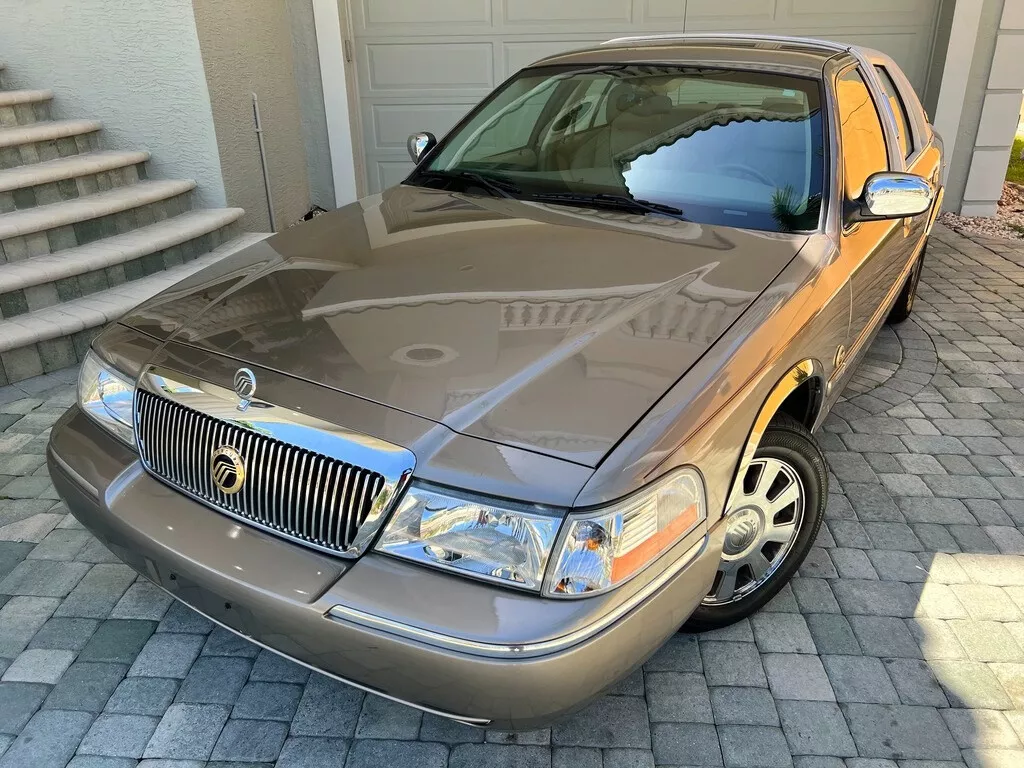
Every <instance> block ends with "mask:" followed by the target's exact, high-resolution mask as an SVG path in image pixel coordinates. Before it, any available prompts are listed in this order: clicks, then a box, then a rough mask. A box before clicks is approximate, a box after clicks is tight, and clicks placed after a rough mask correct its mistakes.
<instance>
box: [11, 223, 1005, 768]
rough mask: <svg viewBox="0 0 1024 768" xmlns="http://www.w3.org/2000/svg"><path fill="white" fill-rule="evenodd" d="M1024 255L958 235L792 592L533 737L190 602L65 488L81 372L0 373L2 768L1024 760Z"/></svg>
mask: <svg viewBox="0 0 1024 768" xmlns="http://www.w3.org/2000/svg"><path fill="white" fill-rule="evenodd" d="M1022 265H1024V248H1018V249H1016V250H1014V249H1009V248H1006V247H1005V244H1003V245H1002V246H1000V245H998V244H995V243H992V242H989V243H987V245H985V244H979V243H974V242H971V241H969V240H966V239H964V238H962V237H959V236H957V235H954V234H952V233H950V232H948V231H947V230H939V231H937V232H936V235H935V237H933V241H932V246H931V249H930V252H929V260H928V265H927V269H926V272H925V276H924V280H923V281H922V287H921V294H920V299H919V302H920V303H919V304H918V307H917V314H916V320H915V321H912V322H908V323H904V324H903V325H902V326H900V327H899V328H897V329H896V330H895V332H894V331H892V330H886V331H884V332H883V333H882V334H881V335H880V336H879V340H878V342H877V343H876V344H875V346H874V348H873V350H872V354H871V356H870V358H869V359H868V360H867V361H866V362H865V364H864V365H863V366H862V367H861V368H860V370H859V371H858V376H857V379H856V381H854V382H853V383H852V384H851V387H850V389H849V390H848V391H847V394H848V397H849V399H848V400H847V401H846V402H844V403H842V404H840V405H839V406H838V407H837V408H836V409H835V412H834V415H833V417H832V418H831V419H830V420H829V422H828V423H827V425H826V428H825V430H824V431H823V433H822V434H821V440H822V442H823V443H824V446H825V448H826V450H827V451H828V457H829V460H830V462H831V467H832V471H833V473H834V477H833V480H832V491H833V495H832V496H831V497H830V500H829V506H828V519H827V524H826V526H825V527H823V528H822V533H821V537H820V539H819V541H818V546H817V548H815V549H814V550H813V551H812V553H811V556H810V557H809V559H808V560H807V563H806V564H805V565H804V567H803V568H802V569H801V572H800V576H799V578H797V579H794V581H793V583H792V587H791V588H789V587H787V588H786V589H785V590H784V591H783V593H782V594H781V595H780V596H779V597H778V598H777V599H776V600H775V601H774V602H773V603H772V604H771V605H770V606H769V607H768V608H767V609H766V610H764V611H763V612H762V613H760V614H758V615H757V616H755V617H754V618H753V620H752V621H749V622H743V623H742V624H739V625H736V626H735V627H732V628H730V629H728V630H725V631H721V632H717V633H714V634H708V635H704V636H701V637H699V638H698V637H692V636H684V635H679V636H677V637H676V638H674V639H673V640H672V641H671V642H670V643H669V644H668V645H667V646H666V647H665V648H664V649H663V650H662V651H661V652H659V653H658V654H657V655H656V656H655V657H654V658H653V659H652V660H651V661H650V662H649V663H648V664H647V665H646V666H645V668H644V670H643V672H638V673H636V674H634V675H633V676H632V677H631V678H629V679H628V680H626V681H625V682H624V683H622V684H621V685H619V686H618V687H617V689H616V690H615V691H614V692H612V694H611V695H609V696H606V697H605V698H603V699H601V700H600V701H599V702H597V703H596V704H595V705H593V707H592V708H590V709H589V710H588V711H587V712H585V713H584V714H582V715H580V716H577V717H575V718H573V719H571V720H569V721H566V722H562V723H559V724H556V725H555V726H554V727H553V728H552V729H551V730H550V731H542V732H536V733H527V734H517V735H513V734H505V733H498V732H492V731H486V732H485V731H481V730H474V729H470V728H468V727H464V726H459V725H455V724H451V723H448V722H446V721H442V720H439V719H437V718H434V717H431V716H428V715H420V713H419V712H416V711H414V710H412V709H408V708H405V707H402V706H399V705H394V704H391V703H389V702H387V701H385V700H383V699H380V698H377V697H374V696H364V695H363V694H361V693H359V692H357V691H354V690H352V689H348V688H346V687H344V686H342V685H340V684H335V683H333V682H331V681H329V680H328V679H326V678H324V677H321V676H320V675H317V674H313V675H310V674H309V673H308V672H307V671H306V670H304V669H303V668H301V667H298V666H296V665H294V664H291V663H289V662H285V661H282V660H280V659H279V658H277V657H275V656H274V655H272V654H269V653H267V652H262V651H260V650H259V649H257V648H256V647H254V646H251V645H249V644H247V643H246V642H244V641H241V640H238V639H236V638H234V637H233V636H231V635H230V634H228V633H226V632H223V631H222V630H219V629H213V628H212V627H211V626H210V625H209V624H208V623H207V622H206V621H205V620H203V619H202V618H200V617H199V616H197V615H196V614H194V613H192V612H191V611H190V610H189V609H187V608H183V607H182V606H180V605H177V604H174V605H172V604H171V603H170V602H169V598H167V597H165V596H164V595H163V594H162V593H160V592H158V591H157V590H156V589H154V588H153V587H151V586H149V585H148V584H147V583H146V582H144V581H141V580H137V579H136V578H135V576H134V574H133V573H132V572H131V571H130V570H129V569H128V568H126V567H125V566H123V565H120V564H119V563H117V562H116V561H115V560H114V559H113V558H112V557H111V556H110V555H109V553H107V552H106V550H104V548H103V547H102V546H100V545H99V544H98V543H97V542H96V541H95V540H93V539H92V538H91V537H90V536H89V534H87V533H86V532H85V531H83V530H82V529H81V528H80V527H79V526H78V525H77V524H76V522H75V521H74V519H73V518H71V517H70V516H68V515H67V514H66V511H65V509H64V507H63V506H62V505H61V504H59V503H58V502H57V501H56V496H55V494H54V492H53V489H52V487H51V486H50V483H49V480H48V478H47V476H46V470H45V467H44V464H43V451H44V446H45V441H46V430H47V428H48V427H49V426H50V424H51V423H52V422H53V420H54V419H56V418H57V416H58V415H59V414H60V413H61V411H62V410H63V409H64V407H65V406H67V405H68V404H69V403H70V402H71V400H72V397H73V384H72V379H73V374H71V373H68V374H59V375H55V376H50V377H44V378H41V379H36V380H32V381H27V382H24V383H22V384H21V385H20V386H18V387H8V388H6V389H0V428H2V429H3V432H2V433H0V606H2V608H0V672H2V681H0V734H4V735H0V752H4V750H6V752H4V754H3V756H2V757H0V768H9V767H10V766H19V767H20V766H31V767H32V768H50V767H51V766H53V767H57V768H59V767H60V766H64V765H65V764H67V763H68V762H69V761H70V764H71V765H72V766H74V768H87V767H88V768H99V767H100V766H102V767H103V768H121V767H122V766H124V767H126V768H127V767H129V766H135V765H136V764H137V762H138V761H139V760H141V765H143V766H153V768H155V767H156V766H164V767H167V766H179V767H181V768H184V766H189V767H192V766H202V765H204V764H205V765H214V764H216V765H221V764H222V762H221V761H224V764H232V765H235V766H237V765H239V764H240V763H241V764H247V765H252V764H256V765H263V764H267V765H271V764H274V762H275V761H277V765H280V766H292V767H294V766H349V767H355V766H359V767H363V766H388V767H389V768H401V767H402V766H417V767H423V768H430V767H431V766H445V765H448V766H451V768H462V767H463V766H519V765H523V766H549V765H553V766H566V767H567V768H591V767H593V768H598V767H599V766H601V765H602V764H603V765H604V766H606V768H611V767H612V766H615V767H619V766H650V765H655V764H657V765H692V766H721V765H723V764H724V765H725V766H752V767H757V766H765V767H774V766H790V765H795V766H800V767H801V768H819V767H820V768H843V766H844V764H845V766H847V767H848V768H885V767H886V766H889V767H890V768H891V767H892V766H894V765H895V764H897V763H898V764H899V765H900V766H901V768H902V767H904V766H905V767H906V768H925V766H928V767H929V768H935V767H937V766H948V768H953V766H954V765H958V764H961V763H966V764H968V765H970V766H979V767H980V766H983V767H984V768H1011V766H1012V767H1013V768H1021V767H1022V766H1024V747H1022V741H1024V535H1022V532H1021V531H1022V530H1024V394H1022V389H1024V266H1022ZM207 761H211V762H207ZM926 761H927V762H926ZM945 761H948V762H945Z"/></svg>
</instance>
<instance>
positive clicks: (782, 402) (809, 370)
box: [724, 358, 825, 512]
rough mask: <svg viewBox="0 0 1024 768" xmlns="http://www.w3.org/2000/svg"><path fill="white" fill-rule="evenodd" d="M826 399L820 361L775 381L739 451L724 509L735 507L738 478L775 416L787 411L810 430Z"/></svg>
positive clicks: (797, 367) (803, 362)
mask: <svg viewBox="0 0 1024 768" xmlns="http://www.w3.org/2000/svg"><path fill="white" fill-rule="evenodd" d="M824 398H825V376H824V373H823V369H822V366H821V363H819V362H818V361H817V360H813V359H811V358H807V359H805V360H801V361H800V362H799V363H797V364H796V365H794V366H793V367H792V368H790V369H789V370H788V371H787V372H786V373H785V375H784V376H783V377H782V378H781V379H779V380H778V381H777V382H776V383H775V386H773V387H772V389H771V391H770V392H769V393H768V396H767V397H766V398H765V401H764V403H763V404H762V406H761V409H760V410H759V411H758V413H757V417H756V418H755V419H754V424H753V426H752V427H751V429H750V434H749V435H748V436H747V441H746V443H745V444H744V446H743V452H742V453H741V454H740V460H739V463H738V464H737V466H736V472H735V474H734V475H733V487H732V489H731V490H730V491H729V497H728V499H727V500H726V504H725V510H724V511H725V512H727V511H728V510H729V509H730V508H731V506H732V501H733V495H734V494H735V492H736V478H739V477H743V475H744V473H745V472H746V470H747V467H749V466H750V462H751V460H753V458H754V454H755V453H756V452H757V447H758V445H760V443H761V438H762V437H763V436H764V433H765V430H766V429H768V426H769V425H770V424H771V423H772V420H773V419H774V418H775V417H776V415H777V414H779V413H785V414H787V415H789V416H791V417H792V418H794V419H796V420H797V421H799V422H800V423H801V424H803V425H804V426H805V427H807V428H808V429H812V428H813V427H814V426H815V425H816V424H817V421H818V417H819V415H820V413H821V409H822V405H823V403H824Z"/></svg>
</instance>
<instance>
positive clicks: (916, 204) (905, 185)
mask: <svg viewBox="0 0 1024 768" xmlns="http://www.w3.org/2000/svg"><path fill="white" fill-rule="evenodd" d="M934 199H935V189H934V188H933V187H932V185H931V182H929V181H928V180H927V179H924V178H922V177H920V176H915V175H913V174H911V173H889V172H883V173H876V174H874V175H873V176H871V177H869V178H868V180H867V181H866V182H865V183H864V194H863V195H862V196H861V199H860V200H855V201H852V202H848V203H847V216H846V220H847V221H848V222H854V221H879V220H882V219H902V218H906V217H907V216H917V215H918V214H919V213H924V212H925V211H927V210H928V209H929V208H930V207H931V205H932V201H933V200H934Z"/></svg>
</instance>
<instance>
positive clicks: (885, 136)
mask: <svg viewBox="0 0 1024 768" xmlns="http://www.w3.org/2000/svg"><path fill="white" fill-rule="evenodd" d="M851 69H852V70H856V72H857V75H858V76H859V77H860V79H861V82H863V83H864V87H865V88H867V90H868V95H869V96H870V97H871V103H872V105H873V106H874V108H875V114H876V115H877V116H878V124H879V125H880V126H881V127H882V142H883V143H884V144H885V160H886V168H885V170H886V171H889V170H892V165H893V159H894V158H893V149H892V145H893V139H895V138H896V137H895V136H890V135H889V133H890V131H892V126H891V125H889V126H886V120H885V117H884V116H883V114H882V110H881V109H879V108H878V97H877V95H876V94H875V91H874V88H873V87H872V83H871V82H870V81H869V79H868V78H866V77H864V72H863V69H862V67H861V66H859V64H858V63H851V64H849V65H848V66H844V67H841V68H840V69H839V70H838V71H837V72H836V74H835V78H834V79H833V82H832V92H833V94H834V95H835V112H836V120H837V124H838V125H837V130H838V133H839V157H837V158H836V160H837V162H836V165H837V166H839V167H840V168H841V169H842V173H841V174H836V175H837V176H838V177H839V182H840V183H839V184H838V185H837V187H838V190H837V191H838V195H839V198H840V203H839V209H840V215H842V214H841V212H842V210H843V208H844V207H845V205H846V202H847V200H846V162H845V157H846V155H845V153H844V152H843V124H842V122H840V121H839V87H838V85H837V84H838V82H839V79H840V78H842V77H843V75H845V74H847V73H848V72H849V71H850V70H851ZM896 156H897V157H899V155H898V153H897V155H896ZM902 163H903V161H902V160H901V161H900V164H901V165H902ZM900 170H903V169H902V168H901V169H900ZM869 178H870V177H869ZM855 226H856V223H855V224H854V226H853V227H846V226H844V227H843V232H844V234H845V233H846V232H848V231H850V230H851V229H853V228H854V227H855Z"/></svg>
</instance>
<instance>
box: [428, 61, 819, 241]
mask: <svg viewBox="0 0 1024 768" xmlns="http://www.w3.org/2000/svg"><path fill="white" fill-rule="evenodd" d="M819 86H820V82H819V81H817V80H813V79H809V78H800V77H794V76H789V75H780V74H774V73H768V72H747V71H740V70H722V69H714V70H712V69H699V68H694V67H678V66H665V65H588V66H572V67H565V66H561V67H540V68H534V69H528V70H524V71H523V72H521V73H519V75H517V76H516V77H515V78H513V79H512V80H510V81H509V82H508V83H506V84H505V85H504V86H503V87H502V88H501V89H500V90H498V91H497V92H495V93H494V94H492V95H491V97H490V98H489V100H488V101H486V102H485V103H484V104H483V105H481V107H480V108H479V109H478V110H477V111H476V112H475V113H474V114H473V115H472V117H471V118H470V119H469V120H467V121H466V122H465V123H463V124H462V125H461V126H460V127H459V128H458V129H457V130H456V131H454V132H453V133H452V134H451V135H450V136H448V137H447V138H446V139H445V141H444V143H443V145H442V146H441V147H440V148H438V150H435V152H434V153H433V158H432V159H431V160H430V161H429V163H427V164H425V165H422V166H420V167H419V168H418V169H417V170H416V171H415V172H414V173H413V174H412V176H411V177H410V179H409V183H413V184H420V185H425V186H436V187H441V188H456V189H460V190H462V191H466V190H469V189H471V190H472V191H473V192H474V193H480V194H494V195H500V196H503V197H516V198H521V199H527V200H529V199H538V200H544V201H545V202H554V203H565V204H571V205H592V206H601V207H613V208H615V207H618V208H623V209H629V210H633V211H636V212H640V213H645V214H654V215H657V214H662V215H674V216H677V217H678V218H685V219H687V220H689V221H697V222H704V223H709V224H724V225H728V226H735V227H744V228H748V229H760V230H769V231H776V232H791V231H798V230H807V229H816V228H817V226H818V214H819V211H820V207H821V201H822V190H823V183H824V179H823V170H822V167H823V160H824V149H823V136H822V120H821V110H820V96H819Z"/></svg>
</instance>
